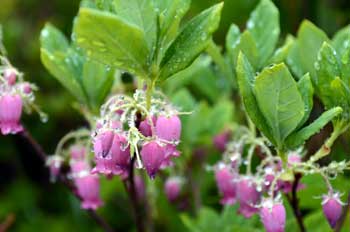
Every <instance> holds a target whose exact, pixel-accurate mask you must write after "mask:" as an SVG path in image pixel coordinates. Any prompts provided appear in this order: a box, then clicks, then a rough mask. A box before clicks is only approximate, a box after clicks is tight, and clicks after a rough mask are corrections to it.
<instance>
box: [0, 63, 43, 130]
mask: <svg viewBox="0 0 350 232" xmlns="http://www.w3.org/2000/svg"><path fill="white" fill-rule="evenodd" d="M34 89H36V87H35V86H34V85H33V84H31V83H29V82H25V81H24V80H23V77H22V74H21V73H19V72H18V71H17V70H16V69H15V68H13V67H11V65H10V64H9V63H8V61H7V60H6V59H4V58H3V65H2V66H0V130H1V133H2V134H3V135H7V134H16V133H18V132H21V131H22V130H23V127H22V125H21V124H20V119H21V115H22V111H23V108H25V109H27V110H28V111H30V109H31V108H34V109H36V107H35V105H34V104H33V102H34V94H33V90H34Z"/></svg>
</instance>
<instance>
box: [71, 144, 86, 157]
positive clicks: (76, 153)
mask: <svg viewBox="0 0 350 232" xmlns="http://www.w3.org/2000/svg"><path fill="white" fill-rule="evenodd" d="M86 153H87V152H86V148H85V147H84V146H82V145H80V144H76V145H73V146H72V147H71V148H70V156H71V158H72V159H73V160H84V159H85V157H86Z"/></svg>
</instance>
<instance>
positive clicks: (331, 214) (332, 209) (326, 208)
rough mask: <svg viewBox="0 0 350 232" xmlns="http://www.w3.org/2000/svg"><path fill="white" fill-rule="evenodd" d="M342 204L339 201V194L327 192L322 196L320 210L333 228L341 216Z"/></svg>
mask: <svg viewBox="0 0 350 232" xmlns="http://www.w3.org/2000/svg"><path fill="white" fill-rule="evenodd" d="M342 206H343V203H342V202H341V200H340V197H339V193H333V192H329V193H328V195H325V196H323V201H322V209H323V213H324V215H325V216H326V218H327V220H328V223H329V225H330V226H331V227H332V228H335V226H336V224H337V222H338V220H339V218H340V217H341V214H342V209H343V207H342Z"/></svg>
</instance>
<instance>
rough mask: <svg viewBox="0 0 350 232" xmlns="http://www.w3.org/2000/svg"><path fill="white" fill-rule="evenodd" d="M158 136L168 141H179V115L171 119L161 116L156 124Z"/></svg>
mask: <svg viewBox="0 0 350 232" xmlns="http://www.w3.org/2000/svg"><path fill="white" fill-rule="evenodd" d="M156 134H157V136H158V137H159V138H160V139H164V140H166V141H179V140H180V135H181V121H180V118H179V117H178V116H177V115H173V116H171V117H166V116H159V117H158V119H157V122H156Z"/></svg>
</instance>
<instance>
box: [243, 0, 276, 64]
mask: <svg viewBox="0 0 350 232" xmlns="http://www.w3.org/2000/svg"><path fill="white" fill-rule="evenodd" d="M247 30H248V31H249V32H250V33H251V34H252V36H253V38H254V40H255V41H256V45H257V48H258V51H259V54H260V57H259V64H258V66H259V68H261V67H263V65H265V64H266V62H267V60H268V59H269V58H270V57H271V56H272V54H273V51H274V50H275V47H276V45H277V42H278V37H279V34H280V25H279V11H278V9H277V8H276V6H275V5H274V4H273V3H272V2H271V1H270V0H261V1H260V3H259V5H258V6H257V7H256V9H255V10H254V11H253V12H252V13H251V15H250V18H249V21H248V23H247Z"/></svg>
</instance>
